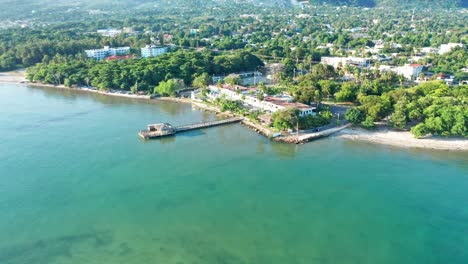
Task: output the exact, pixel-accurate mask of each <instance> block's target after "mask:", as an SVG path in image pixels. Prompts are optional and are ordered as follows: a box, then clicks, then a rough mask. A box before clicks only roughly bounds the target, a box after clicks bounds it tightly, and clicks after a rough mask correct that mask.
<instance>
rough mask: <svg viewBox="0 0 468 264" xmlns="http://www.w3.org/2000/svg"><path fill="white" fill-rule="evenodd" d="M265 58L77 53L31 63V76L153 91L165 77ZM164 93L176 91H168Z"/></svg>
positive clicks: (189, 76) (232, 68)
mask: <svg viewBox="0 0 468 264" xmlns="http://www.w3.org/2000/svg"><path fill="white" fill-rule="evenodd" d="M262 65H263V63H262V61H261V60H260V59H259V58H257V57H256V56H255V55H252V54H251V53H249V52H247V51H242V52H236V53H233V54H223V55H219V54H215V53H214V52H211V51H208V50H205V51H203V52H198V51H184V50H180V51H176V52H170V53H166V54H163V55H161V56H158V57H156V58H150V59H130V60H125V61H107V62H95V61H93V60H89V59H86V58H82V57H80V58H76V57H73V56H70V57H62V56H57V57H54V58H53V59H52V60H51V61H49V62H44V63H39V64H37V65H36V66H34V67H30V68H29V69H28V71H27V78H28V79H29V80H31V81H33V82H42V83H47V84H55V85H60V84H65V85H66V86H72V85H78V86H83V85H86V86H89V85H92V86H94V87H98V88H99V89H104V90H105V89H111V88H112V89H122V90H127V91H130V89H132V87H136V89H137V90H140V91H141V90H143V91H152V90H153V88H154V87H155V86H156V85H158V84H159V83H160V82H162V81H168V80H170V79H174V78H175V79H182V80H183V81H184V83H185V85H192V82H193V80H194V78H196V77H197V76H202V75H203V74H205V75H206V74H209V75H212V74H225V73H231V72H238V71H242V70H254V69H255V68H257V67H259V66H262ZM163 94H166V95H168V94H172V93H168V92H164V93H163Z"/></svg>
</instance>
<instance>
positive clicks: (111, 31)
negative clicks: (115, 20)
mask: <svg viewBox="0 0 468 264" xmlns="http://www.w3.org/2000/svg"><path fill="white" fill-rule="evenodd" d="M97 33H98V34H99V35H101V36H104V37H115V36H117V35H119V34H121V33H122V30H120V29H113V28H107V29H99V30H98V31H97Z"/></svg>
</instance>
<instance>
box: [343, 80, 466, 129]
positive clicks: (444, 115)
mask: <svg viewBox="0 0 468 264" xmlns="http://www.w3.org/2000/svg"><path fill="white" fill-rule="evenodd" d="M358 103H359V106H358V107H356V108H351V109H349V110H348V111H347V112H346V119H348V121H350V122H352V123H354V124H361V125H362V126H363V127H366V128H372V127H374V122H375V121H380V120H383V119H385V120H388V122H389V124H390V125H391V126H393V127H394V128H397V129H407V128H410V129H411V132H412V133H413V134H414V135H415V136H416V137H422V136H425V135H428V134H433V135H441V136H464V137H468V129H467V127H468V86H466V85H465V86H456V87H452V88H451V87H449V86H447V85H446V84H444V83H442V82H437V81H436V82H427V83H424V84H420V85H417V86H415V87H411V88H399V89H395V90H391V91H388V92H384V93H383V94H382V95H359V96H358Z"/></svg>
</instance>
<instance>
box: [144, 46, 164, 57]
mask: <svg viewBox="0 0 468 264" xmlns="http://www.w3.org/2000/svg"><path fill="white" fill-rule="evenodd" d="M164 53H167V47H160V46H156V45H146V47H144V48H141V57H142V58H149V57H157V56H159V55H161V54H164Z"/></svg>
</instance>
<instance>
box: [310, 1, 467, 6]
mask: <svg viewBox="0 0 468 264" xmlns="http://www.w3.org/2000/svg"><path fill="white" fill-rule="evenodd" d="M310 2H311V3H313V4H322V3H327V4H330V5H337V6H344V5H346V6H362V7H376V6H381V7H408V6H409V7H445V8H447V7H466V8H468V0H310Z"/></svg>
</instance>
